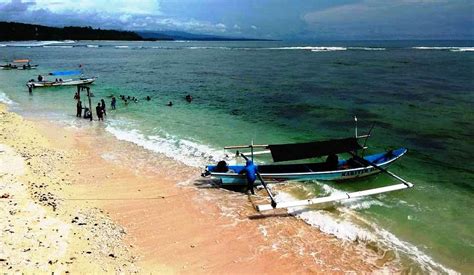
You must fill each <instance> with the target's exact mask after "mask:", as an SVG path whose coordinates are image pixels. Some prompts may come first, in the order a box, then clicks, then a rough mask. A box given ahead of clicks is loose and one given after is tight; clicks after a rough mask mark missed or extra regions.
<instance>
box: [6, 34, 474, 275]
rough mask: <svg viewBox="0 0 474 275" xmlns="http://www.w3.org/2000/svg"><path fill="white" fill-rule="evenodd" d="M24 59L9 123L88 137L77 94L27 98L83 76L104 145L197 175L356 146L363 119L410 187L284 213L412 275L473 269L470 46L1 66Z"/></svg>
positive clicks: (297, 45)
mask: <svg viewBox="0 0 474 275" xmlns="http://www.w3.org/2000/svg"><path fill="white" fill-rule="evenodd" d="M25 58H28V59H31V64H38V65H39V67H38V69H36V70H25V71H22V70H0V102H3V103H6V104H8V105H10V109H11V110H13V111H15V112H18V113H20V114H22V115H24V116H26V117H34V118H39V119H46V120H49V121H57V122H59V123H63V124H64V125H67V126H68V127H69V126H70V127H86V125H90V123H91V122H89V121H87V120H85V119H80V118H76V117H75V112H76V108H75V105H76V102H75V101H74V99H73V97H74V93H75V92H76V90H75V88H74V87H56V88H44V89H41V88H38V89H34V91H33V93H32V94H31V95H30V94H29V93H28V89H27V87H26V86H25V84H26V82H27V81H28V80H29V79H36V78H37V76H38V75H39V74H41V75H43V76H44V77H45V78H46V79H48V80H54V79H55V78H56V77H54V76H48V73H49V72H51V71H61V70H81V71H82V72H83V74H84V75H85V76H96V77H97V80H96V82H95V83H94V84H93V85H91V91H92V93H93V94H94V97H92V108H93V110H95V108H94V107H95V106H96V105H97V103H98V102H99V100H100V99H104V100H105V101H106V102H107V103H108V110H107V117H106V119H105V122H100V123H102V124H100V125H101V126H100V127H103V128H104V129H105V130H106V131H107V133H108V134H110V135H112V136H115V137H116V138H117V139H120V140H124V141H128V142H130V143H134V144H137V145H138V146H140V147H141V148H144V149H145V150H149V151H151V152H154V153H156V154H161V155H165V156H168V157H169V158H172V159H174V160H176V161H178V162H181V163H184V164H185V165H189V166H194V167H201V168H203V167H204V165H206V164H215V163H216V162H217V161H219V160H221V159H224V158H225V159H227V160H228V161H229V162H239V161H240V160H238V159H236V158H235V157H234V155H233V153H234V152H228V151H225V150H223V147H224V146H226V145H242V144H250V143H252V142H253V143H255V144H271V143H292V142H307V141H314V140H325V139H331V138H344V137H351V136H354V134H355V120H354V117H355V116H356V117H357V127H358V132H359V134H363V133H366V132H367V131H369V129H370V128H371V127H372V126H374V128H373V130H372V132H371V137H370V138H369V139H368V140H367V144H366V145H367V146H368V147H369V148H368V149H367V152H366V153H367V154H369V153H376V152H380V151H384V150H387V149H395V148H400V147H405V148H408V153H407V154H406V156H404V157H403V158H402V159H400V160H399V161H397V162H396V163H395V164H394V165H393V166H391V168H390V170H391V171H392V172H394V173H396V174H398V175H400V176H402V177H403V178H405V179H406V180H408V181H410V182H412V183H413V184H414V185H415V186H414V188H411V189H408V190H402V191H397V192H393V193H387V194H380V195H376V196H373V197H369V198H362V199H355V200H350V201H347V202H344V203H341V204H338V205H335V206H333V207H331V208H329V209H314V210H310V211H299V210H300V209H290V210H289V211H290V212H292V213H293V214H295V215H297V216H298V217H300V218H301V219H303V220H305V221H306V222H307V223H308V226H314V227H315V228H317V229H318V230H321V231H323V232H325V233H327V234H332V235H334V236H336V237H337V238H340V239H341V240H343V241H347V242H358V243H364V244H366V246H367V247H369V248H370V247H373V246H376V247H378V248H377V249H380V248H383V249H385V250H384V251H386V252H387V254H389V256H387V257H394V258H397V259H398V260H399V261H400V262H401V263H402V265H403V266H404V271H406V272H413V273H418V272H421V273H433V272H435V273H466V274H467V273H472V272H473V270H474V211H473V209H474V200H473V199H474V41H325V42H285V41H233V42H199V41H163V42H162V41H156V42H123V41H80V42H79V41H30V42H28V41H27V42H0V59H1V60H2V61H5V62H2V63H6V62H8V61H12V60H14V59H25ZM63 78H67V76H63ZM112 95H113V96H115V97H116V98H117V102H118V103H117V109H116V110H111V108H110V105H109V103H110V100H111V96H112ZM120 95H124V96H126V97H128V96H130V97H131V98H133V97H135V98H137V99H138V102H133V100H132V102H130V103H128V104H125V103H124V102H123V101H122V100H121V99H120V98H119V96H120ZM186 95H191V96H192V98H193V100H192V102H191V103H189V102H187V101H186V100H185V96H186ZM147 96H149V97H151V100H150V101H147V100H145V98H146V97H147ZM82 99H83V102H84V103H87V101H86V100H85V97H84V94H82ZM170 101H171V102H173V106H172V107H169V106H167V103H168V102H170ZM94 115H95V113H94ZM92 123H94V124H97V123H99V122H97V121H94V122H92ZM144 161H146V160H144ZM259 161H260V162H262V163H265V162H269V159H266V158H261V159H260V160H259ZM393 183H397V182H396V180H394V179H393V178H391V177H388V176H386V175H378V176H374V177H369V178H366V179H360V180H356V181H351V182H348V183H338V182H325V183H323V182H317V181H310V182H304V183H299V185H298V186H300V191H299V192H293V193H291V192H279V194H278V196H277V197H278V199H279V200H289V199H294V198H295V197H296V198H308V197H315V196H326V195H329V194H335V193H338V192H347V191H354V190H363V189H367V188H375V187H379V186H386V185H389V184H393Z"/></svg>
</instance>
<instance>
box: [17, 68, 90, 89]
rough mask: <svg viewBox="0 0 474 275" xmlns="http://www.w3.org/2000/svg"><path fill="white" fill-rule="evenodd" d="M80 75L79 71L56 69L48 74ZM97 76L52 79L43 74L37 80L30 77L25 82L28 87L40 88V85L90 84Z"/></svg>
mask: <svg viewBox="0 0 474 275" xmlns="http://www.w3.org/2000/svg"><path fill="white" fill-rule="evenodd" d="M80 74H81V75H82V72H81V71H78V70H75V71H56V72H51V73H49V74H48V75H49V76H68V75H80ZM96 79H97V77H80V78H76V79H62V78H56V79H55V80H54V81H51V80H45V79H44V78H43V76H41V75H39V76H38V80H37V81H35V80H34V79H31V80H30V81H28V82H27V83H26V86H27V87H28V88H30V89H31V88H42V87H58V86H78V85H87V84H92V83H93V82H94V81H95V80H96Z"/></svg>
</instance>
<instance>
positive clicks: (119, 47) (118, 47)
mask: <svg viewBox="0 0 474 275" xmlns="http://www.w3.org/2000/svg"><path fill="white" fill-rule="evenodd" d="M115 48H116V49H127V48H129V46H115Z"/></svg>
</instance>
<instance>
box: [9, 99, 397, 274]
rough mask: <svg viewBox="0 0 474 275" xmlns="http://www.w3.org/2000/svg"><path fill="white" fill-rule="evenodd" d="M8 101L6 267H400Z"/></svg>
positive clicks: (96, 132)
mask: <svg viewBox="0 0 474 275" xmlns="http://www.w3.org/2000/svg"><path fill="white" fill-rule="evenodd" d="M92 124H93V125H92V126H90V128H89V129H88V130H87V131H86V130H84V129H83V128H74V127H64V126H63V125H56V124H52V123H50V122H47V121H38V120H31V119H30V120H27V119H24V118H22V117H21V116H19V115H18V114H15V113H12V112H9V111H8V110H7V108H6V106H4V105H1V107H0V196H1V198H0V204H1V205H2V207H1V209H2V210H1V211H2V212H1V215H0V225H1V226H0V227H1V231H0V236H1V239H2V245H1V246H0V270H1V271H2V272H37V271H39V272H62V273H69V272H76V273H87V272H126V273H134V272H138V273H144V272H147V273H148V272H153V273H170V274H175V273H192V274H196V273H206V274H207V273H211V274H222V273H234V274H257V273H258V274H262V273H279V274H283V273H322V272H336V273H343V272H348V271H356V272H371V271H397V270H398V268H399V266H398V264H397V263H396V262H395V261H393V256H391V255H387V254H386V253H382V252H380V251H377V249H368V248H367V247H366V245H363V244H358V243H357V242H344V241H342V240H339V239H337V238H335V237H333V236H330V235H327V234H324V233H321V232H320V231H319V230H318V229H317V228H312V227H310V226H308V225H307V224H305V223H304V222H303V221H301V220H299V219H297V218H295V217H292V216H289V215H287V214H286V213H285V212H283V211H281V212H274V213H271V214H270V215H265V216H264V215H261V214H257V212H256V211H255V210H254V209H253V206H252V205H253V204H254V203H256V202H257V201H260V202H263V201H266V198H265V197H264V193H263V191H259V192H258V194H257V196H253V197H251V198H249V197H248V196H247V195H244V194H242V193H238V192H233V191H229V190H224V189H218V188H215V187H213V186H212V185H210V184H209V182H208V181H206V180H202V179H201V178H200V177H199V172H200V171H198V169H196V168H192V167H189V166H185V165H184V164H180V163H178V162H176V161H174V160H171V159H169V158H166V157H164V156H161V155H158V154H154V153H151V152H148V151H146V150H144V149H143V148H140V147H138V146H136V145H133V144H131V143H128V142H124V141H118V140H116V139H115V138H113V137H112V136H111V135H108V134H107V133H106V132H105V130H104V128H103V127H102V126H103V125H101V124H100V123H98V122H96V121H95V122H93V123H92Z"/></svg>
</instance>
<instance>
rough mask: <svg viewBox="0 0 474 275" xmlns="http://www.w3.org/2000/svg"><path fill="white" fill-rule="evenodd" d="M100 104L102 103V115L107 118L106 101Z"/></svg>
mask: <svg viewBox="0 0 474 275" xmlns="http://www.w3.org/2000/svg"><path fill="white" fill-rule="evenodd" d="M100 102H101V103H102V113H103V114H104V116H107V112H106V111H105V100H104V99H101V100H100Z"/></svg>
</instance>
